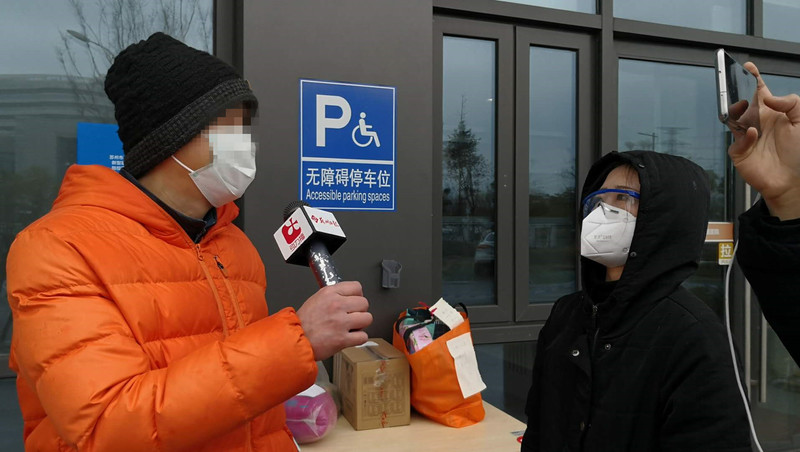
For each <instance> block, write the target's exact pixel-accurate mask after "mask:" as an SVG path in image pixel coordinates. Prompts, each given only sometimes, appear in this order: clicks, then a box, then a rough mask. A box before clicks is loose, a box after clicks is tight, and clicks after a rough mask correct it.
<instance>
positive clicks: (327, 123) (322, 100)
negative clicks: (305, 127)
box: [317, 94, 351, 148]
mask: <svg viewBox="0 0 800 452" xmlns="http://www.w3.org/2000/svg"><path fill="white" fill-rule="evenodd" d="M328 106H332V107H339V108H340V109H341V110H342V115H341V116H339V117H338V118H329V117H327V116H325V113H326V111H327V107H328ZM350 115H351V112H350V104H349V103H348V102H347V100H346V99H345V98H344V97H340V96H328V95H325V94H317V146H319V147H323V148H324V147H325V131H326V130H327V129H341V128H344V126H346V125H347V123H349V122H350Z"/></svg>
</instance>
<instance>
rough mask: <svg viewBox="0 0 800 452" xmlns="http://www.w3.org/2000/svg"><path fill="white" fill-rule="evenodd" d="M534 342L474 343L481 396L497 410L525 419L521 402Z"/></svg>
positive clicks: (525, 392) (524, 397)
mask: <svg viewBox="0 0 800 452" xmlns="http://www.w3.org/2000/svg"><path fill="white" fill-rule="evenodd" d="M535 354H536V342H511V343H506V344H483V345H476V346H475V357H476V358H477V359H478V370H479V371H480V373H481V378H482V379H483V382H484V383H486V389H484V390H483V392H481V397H482V398H483V400H485V401H486V402H487V403H490V404H492V405H493V406H495V407H497V408H498V409H500V410H501V411H504V412H506V413H507V414H509V415H511V416H513V417H515V418H517V419H518V420H520V421H522V422H527V421H528V417H527V416H526V415H525V403H526V402H527V400H528V390H529V389H530V388H531V382H532V380H531V375H532V374H533V359H534V355H535Z"/></svg>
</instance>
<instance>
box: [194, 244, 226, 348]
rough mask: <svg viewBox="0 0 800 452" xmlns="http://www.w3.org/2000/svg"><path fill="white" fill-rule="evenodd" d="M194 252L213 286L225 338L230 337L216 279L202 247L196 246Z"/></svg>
mask: <svg viewBox="0 0 800 452" xmlns="http://www.w3.org/2000/svg"><path fill="white" fill-rule="evenodd" d="M194 250H195V252H196V253H197V260H199V261H200V267H202V268H203V272H204V273H205V274H206V279H207V280H208V284H209V285H210V286H211V292H212V293H213V294H214V299H215V300H216V301H217V308H219V317H220V320H222V335H223V336H224V337H228V322H227V321H226V319H225V308H224V307H223V306H222V300H221V299H220V298H219V293H218V292H217V286H216V285H215V284H214V279H213V278H212V277H211V272H209V271H208V268H207V267H206V264H205V259H204V258H203V253H201V252H200V245H195V246H194Z"/></svg>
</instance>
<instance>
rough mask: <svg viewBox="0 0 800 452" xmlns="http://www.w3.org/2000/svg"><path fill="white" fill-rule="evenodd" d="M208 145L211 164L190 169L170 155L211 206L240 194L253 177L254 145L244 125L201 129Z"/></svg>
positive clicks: (220, 203)
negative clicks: (205, 130) (183, 169)
mask: <svg viewBox="0 0 800 452" xmlns="http://www.w3.org/2000/svg"><path fill="white" fill-rule="evenodd" d="M204 135H205V136H206V138H208V142H209V144H210V145H211V152H212V153H213V160H212V161H211V164H209V165H206V166H204V167H202V168H200V169H198V170H192V169H191V168H189V167H188V166H186V165H184V164H183V162H181V161H180V160H178V159H177V158H175V156H174V155H173V156H172V158H173V159H174V160H175V161H176V162H178V164H179V165H180V166H182V167H184V168H185V169H186V170H187V171H189V176H190V177H191V178H192V181H194V184H195V185H197V188H198V189H199V190H200V192H201V193H202V194H203V196H205V198H206V199H207V200H208V202H209V203H211V205H212V206H214V207H222V206H223V205H225V204H227V203H229V202H231V201H233V200H235V199H239V198H241V197H242V195H243V194H244V191H245V190H246V189H247V187H248V186H249V185H250V183H251V182H253V179H255V177H256V145H255V143H253V140H252V138H251V137H250V133H249V131H248V129H247V128H245V127H243V126H214V127H212V128H211V129H210V130H209V132H208V133H204Z"/></svg>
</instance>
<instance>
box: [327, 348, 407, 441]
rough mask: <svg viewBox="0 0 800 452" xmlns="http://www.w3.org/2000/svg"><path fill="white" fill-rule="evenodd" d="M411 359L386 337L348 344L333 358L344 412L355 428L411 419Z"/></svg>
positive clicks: (379, 425) (373, 426)
mask: <svg viewBox="0 0 800 452" xmlns="http://www.w3.org/2000/svg"><path fill="white" fill-rule="evenodd" d="M409 381H410V378H409V367H408V360H406V357H405V356H403V354H402V353H401V352H400V351H398V350H397V349H396V348H394V347H393V346H392V344H390V343H388V342H386V341H385V340H383V339H370V340H369V341H367V343H366V344H365V345H362V346H358V347H349V348H346V349H344V350H342V351H341V352H339V353H337V354H336V355H335V356H334V358H333V383H334V384H336V385H337V386H338V387H339V391H340V392H341V395H342V413H343V414H344V417H345V418H346V419H347V420H348V421H349V422H350V425H352V426H353V428H354V429H356V430H367V429H372V428H383V427H394V426H397V425H408V424H409V423H410V422H411V402H410V383H409Z"/></svg>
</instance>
